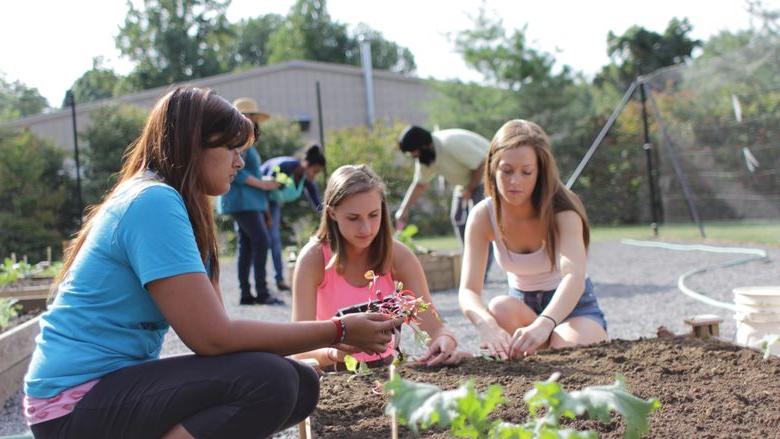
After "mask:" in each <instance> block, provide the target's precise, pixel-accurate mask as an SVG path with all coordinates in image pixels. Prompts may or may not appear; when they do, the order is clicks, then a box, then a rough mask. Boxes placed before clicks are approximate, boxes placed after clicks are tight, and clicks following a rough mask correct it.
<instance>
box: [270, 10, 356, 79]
mask: <svg viewBox="0 0 780 439" xmlns="http://www.w3.org/2000/svg"><path fill="white" fill-rule="evenodd" d="M269 50H270V55H269V62H270V63H277V62H281V61H289V60H293V59H307V60H313V61H325V62H333V63H339V64H347V63H348V59H349V58H348V56H349V55H348V54H349V53H354V52H355V51H356V50H357V45H356V42H355V40H354V39H352V38H350V37H349V34H348V32H347V26H346V25H344V24H341V23H336V22H333V21H332V20H331V18H330V14H328V10H327V5H326V1H325V0H297V1H296V2H295V4H294V5H293V6H292V8H291V9H290V12H289V13H288V14H287V18H286V20H285V23H284V25H282V27H280V28H279V29H278V30H277V31H276V32H274V33H273V34H272V35H271V39H270V41H269Z"/></svg>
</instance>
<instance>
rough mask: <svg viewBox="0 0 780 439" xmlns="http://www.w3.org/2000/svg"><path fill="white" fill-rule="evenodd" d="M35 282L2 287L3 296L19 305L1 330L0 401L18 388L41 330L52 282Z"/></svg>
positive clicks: (1, 295) (1, 297) (0, 402)
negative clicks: (39, 319)
mask: <svg viewBox="0 0 780 439" xmlns="http://www.w3.org/2000/svg"><path fill="white" fill-rule="evenodd" d="M33 283H34V284H33V285H26V286H9V287H5V288H3V289H0V299H10V300H13V301H15V305H17V306H18V307H19V311H18V316H17V317H16V318H15V319H14V320H13V321H12V322H11V326H10V327H9V328H6V329H5V330H4V331H3V332H0V405H2V404H3V403H4V402H5V401H6V400H7V399H8V398H9V397H11V396H12V395H13V394H14V393H16V392H17V391H18V390H19V387H20V385H21V383H22V378H23V377H24V374H25V372H26V371H27V365H28V364H29V363H30V356H31V355H32V352H33V350H34V349H35V337H36V336H37V335H38V332H39V331H40V329H39V326H38V314H40V313H41V312H42V311H44V310H45V309H46V301H47V298H48V295H49V286H50V285H51V282H50V280H49V279H44V280H40V281H35V282H33Z"/></svg>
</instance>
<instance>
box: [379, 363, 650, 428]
mask: <svg viewBox="0 0 780 439" xmlns="http://www.w3.org/2000/svg"><path fill="white" fill-rule="evenodd" d="M557 378H558V374H557V373H556V374H553V376H552V377H550V379H548V380H547V381H544V382H536V383H534V388H533V389H532V390H530V391H529V392H527V393H526V395H525V398H524V400H525V402H526V404H527V405H528V410H529V413H530V415H531V417H530V419H528V420H527V421H526V422H525V423H523V424H512V423H509V422H504V421H501V420H496V419H490V418H489V416H490V413H492V412H493V411H494V410H495V409H496V407H498V406H499V405H500V404H501V403H503V401H504V398H503V396H502V395H501V392H502V388H501V386H499V385H492V386H490V387H488V389H487V391H486V392H484V393H480V392H477V391H476V390H475V389H474V383H473V382H471V381H469V382H467V383H466V384H464V385H462V386H460V387H459V388H457V389H455V390H447V391H442V390H441V389H439V388H438V387H436V386H434V385H432V384H427V383H415V382H412V381H406V380H403V379H401V378H399V377H398V376H396V377H394V378H393V379H392V380H390V381H388V382H387V383H385V390H386V391H390V392H392V396H391V398H390V401H389V402H388V405H387V407H386V410H385V411H386V413H387V414H392V413H395V414H396V415H397V416H398V420H399V422H400V423H402V424H406V425H408V426H409V427H410V428H411V429H412V430H413V431H415V432H417V431H418V430H419V429H421V428H422V429H426V428H429V427H432V426H436V425H438V426H439V427H443V428H446V427H449V428H450V433H451V434H452V435H453V436H455V437H466V438H475V439H476V438H502V439H503V438H506V439H510V438H517V439H524V438H529V439H530V438H595V437H596V433H595V432H591V431H587V432H580V431H576V430H571V429H566V428H561V425H560V420H561V418H568V419H573V418H575V417H576V416H581V415H583V414H587V416H588V417H589V418H591V419H598V420H600V421H601V422H604V423H609V422H610V421H611V412H612V411H617V412H619V413H620V414H621V415H622V416H623V418H624V421H625V427H626V430H625V437H627V438H639V437H641V435H643V434H645V433H647V432H648V431H649V425H648V422H647V417H648V415H650V413H652V412H654V411H655V410H657V409H658V407H660V403H659V402H658V400H656V399H654V398H651V399H649V400H643V399H640V398H637V397H636V396H634V395H632V394H631V393H629V392H628V391H627V390H626V388H625V384H624V382H623V378H622V377H620V376H618V377H617V380H616V381H615V383H613V384H610V385H606V386H593V387H587V388H585V389H583V390H578V391H574V392H566V391H564V390H563V388H562V387H561V385H560V384H559V383H558V382H557Z"/></svg>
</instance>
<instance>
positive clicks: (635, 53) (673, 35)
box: [600, 18, 702, 85]
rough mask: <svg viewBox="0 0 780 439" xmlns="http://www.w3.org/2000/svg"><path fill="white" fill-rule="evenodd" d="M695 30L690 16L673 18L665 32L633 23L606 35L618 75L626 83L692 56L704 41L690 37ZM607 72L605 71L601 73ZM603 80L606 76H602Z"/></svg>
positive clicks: (610, 54) (608, 50) (682, 61)
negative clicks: (617, 33)
mask: <svg viewBox="0 0 780 439" xmlns="http://www.w3.org/2000/svg"><path fill="white" fill-rule="evenodd" d="M692 30H693V26H692V25H691V24H690V22H689V21H688V19H687V18H684V19H682V20H679V19H677V18H673V19H671V20H670V21H669V24H668V25H667V26H666V30H665V31H664V33H663V34H659V33H657V32H653V31H649V30H647V29H645V28H644V27H641V26H636V25H634V26H631V27H630V28H628V30H626V32H625V33H623V35H616V34H615V33H613V32H612V31H610V32H609V34H607V54H608V55H609V56H610V58H612V60H613V62H614V63H615V65H616V66H617V74H618V78H619V79H620V80H621V81H622V82H623V83H624V84H626V85H628V84H630V83H631V82H632V81H633V80H634V79H636V78H637V76H640V75H643V74H648V73H651V72H653V71H655V70H658V69H660V68H662V67H666V66H671V65H673V64H681V63H684V62H686V61H688V60H690V59H691V54H692V52H693V49H695V48H697V47H699V46H701V44H702V42H701V41H699V40H693V39H691V38H690V37H689V36H688V34H689V33H690V32H691V31H692ZM602 73H604V72H602ZM600 78H601V79H602V80H603V79H605V77H604V76H601V77H600Z"/></svg>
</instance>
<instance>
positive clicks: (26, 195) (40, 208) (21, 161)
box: [0, 129, 75, 260]
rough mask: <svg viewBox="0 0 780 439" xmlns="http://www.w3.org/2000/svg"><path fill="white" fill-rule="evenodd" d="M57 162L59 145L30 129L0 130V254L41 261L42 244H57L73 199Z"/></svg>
mask: <svg viewBox="0 0 780 439" xmlns="http://www.w3.org/2000/svg"><path fill="white" fill-rule="evenodd" d="M63 160H64V152H63V151H62V150H61V149H60V148H57V147H55V146H53V145H51V144H50V143H49V142H46V141H43V140H41V139H39V138H37V137H35V136H34V135H33V134H31V133H30V132H26V131H21V130H15V129H0V257H3V256H7V255H10V253H11V252H15V253H16V254H18V255H27V256H28V257H29V258H30V259H31V260H36V259H37V260H41V259H43V258H45V256H46V254H45V253H46V247H47V246H51V247H52V248H54V249H60V248H61V242H62V239H63V237H64V236H65V234H66V233H67V232H68V231H69V229H68V228H69V227H70V225H71V224H72V220H73V218H72V217H69V216H68V215H67V214H65V213H64V212H67V209H66V206H67V204H68V203H71V202H72V200H73V198H74V197H73V192H71V191H69V189H70V186H69V184H70V178H69V177H68V175H67V174H66V173H65V172H64V171H63ZM73 204H75V203H73Z"/></svg>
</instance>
